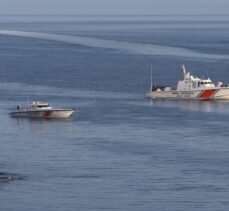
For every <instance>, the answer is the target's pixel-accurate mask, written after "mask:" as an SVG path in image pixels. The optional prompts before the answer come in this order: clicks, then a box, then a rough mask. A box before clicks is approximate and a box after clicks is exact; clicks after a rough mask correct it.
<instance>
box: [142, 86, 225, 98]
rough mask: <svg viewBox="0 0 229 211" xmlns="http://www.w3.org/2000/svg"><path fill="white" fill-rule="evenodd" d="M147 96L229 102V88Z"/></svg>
mask: <svg viewBox="0 0 229 211" xmlns="http://www.w3.org/2000/svg"><path fill="white" fill-rule="evenodd" d="M146 95H147V96H148V97H151V98H154V99H178V100H179V99H187V100H188V99H189V100H190V99H195V100H229V87H215V88H207V89H197V90H169V91H150V92H148V93H147V94H146Z"/></svg>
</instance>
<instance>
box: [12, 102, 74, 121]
mask: <svg viewBox="0 0 229 211" xmlns="http://www.w3.org/2000/svg"><path fill="white" fill-rule="evenodd" d="M73 112H74V110H73V109H54V108H52V107H51V106H50V105H49V104H48V103H42V102H32V104H31V105H28V106H27V107H26V108H25V109H20V108H19V106H17V110H16V111H14V112H11V113H10V116H11V117H28V118H44V119H52V118H68V117H70V116H71V114H72V113H73Z"/></svg>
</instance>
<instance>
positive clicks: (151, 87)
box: [150, 64, 153, 92]
mask: <svg viewBox="0 0 229 211" xmlns="http://www.w3.org/2000/svg"><path fill="white" fill-rule="evenodd" d="M150 71H151V78H150V91H151V92H152V90H153V76H152V74H153V73H152V64H151V68H150Z"/></svg>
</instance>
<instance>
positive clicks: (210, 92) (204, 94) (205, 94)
mask: <svg viewBox="0 0 229 211" xmlns="http://www.w3.org/2000/svg"><path fill="white" fill-rule="evenodd" d="M217 91H218V89H207V90H204V91H202V92H201V93H200V94H199V95H198V96H197V98H198V99H210V98H212V97H213V96H214V95H215V93H216V92H217Z"/></svg>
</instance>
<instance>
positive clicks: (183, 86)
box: [177, 66, 215, 90]
mask: <svg viewBox="0 0 229 211" xmlns="http://www.w3.org/2000/svg"><path fill="white" fill-rule="evenodd" d="M183 74H184V79H183V80H181V81H178V84H177V90H193V89H203V88H214V87H215V84H214V83H213V82H212V81H211V79H210V78H208V79H200V78H198V77H194V76H193V75H191V74H190V73H189V72H186V70H185V67H184V66H183Z"/></svg>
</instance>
